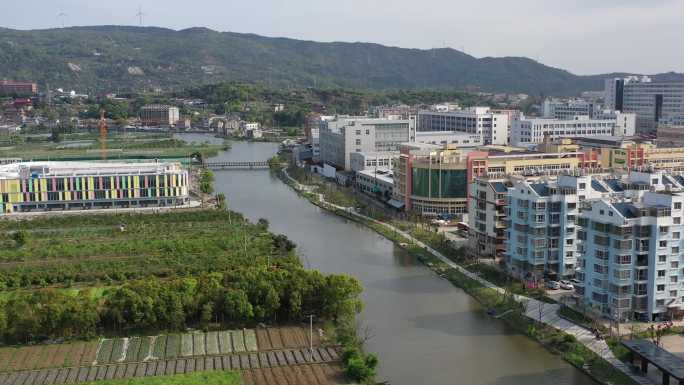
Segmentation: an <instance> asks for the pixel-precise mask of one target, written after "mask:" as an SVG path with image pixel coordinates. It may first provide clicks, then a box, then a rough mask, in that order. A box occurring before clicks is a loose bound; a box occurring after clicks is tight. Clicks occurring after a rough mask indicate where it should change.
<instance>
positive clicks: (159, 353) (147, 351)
mask: <svg viewBox="0 0 684 385" xmlns="http://www.w3.org/2000/svg"><path fill="white" fill-rule="evenodd" d="M313 345H314V346H321V345H323V342H322V341H321V338H320V337H319V336H318V333H314V339H313ZM308 346H309V333H308V331H306V330H305V329H303V328H300V327H279V328H259V329H256V330H254V329H243V330H224V331H214V332H208V333H204V332H196V333H184V334H169V335H159V336H149V337H131V338H115V339H102V340H100V341H92V342H78V343H73V344H60V345H42V346H29V347H22V348H0V373H2V372H15V371H26V370H37V369H48V368H68V367H87V366H100V365H107V364H121V363H139V362H152V361H165V360H174V359H178V358H188V357H203V356H221V355H224V356H225V355H230V354H241V353H250V352H257V351H259V352H267V351H271V350H282V349H298V348H307V347H308Z"/></svg>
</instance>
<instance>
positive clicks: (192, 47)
mask: <svg viewBox="0 0 684 385" xmlns="http://www.w3.org/2000/svg"><path fill="white" fill-rule="evenodd" d="M606 76H608V75H596V76H577V75H574V74H572V73H570V72H568V71H565V70H562V69H557V68H552V67H548V66H545V65H543V64H540V63H538V62H535V61H533V60H531V59H528V58H522V57H504V58H490V57H487V58H475V57H473V56H470V55H466V54H464V53H462V52H459V51H457V50H453V49H448V48H444V49H432V50H418V49H404V48H395V47H386V46H381V45H378V44H369V43H337V42H336V43H317V42H311V41H300V40H293V39H284V38H271V37H262V36H257V35H252V34H238V33H231V32H216V31H212V30H209V29H205V28H191V29H187V30H181V31H174V30H170V29H163V28H154V27H117V26H96V27H73V28H63V29H51V30H34V31H18V30H10V29H0V78H7V79H17V80H34V81H38V82H39V83H40V84H41V86H45V84H50V85H51V86H52V87H63V88H69V89H71V88H73V89H78V90H92V91H96V90H97V91H117V90H130V89H139V88H156V87H162V88H165V89H169V88H175V89H178V88H182V87H186V86H187V85H188V84H192V85H201V84H212V83H218V82H225V81H247V82H259V83H264V84H266V85H271V86H278V87H285V86H298V87H301V86H317V87H321V86H335V87H339V86H341V87H351V88H362V89H424V88H457V89H471V90H482V91H494V92H513V93H519V92H520V93H528V94H531V95H540V94H544V95H574V94H578V93H579V92H581V91H585V90H600V89H602V87H603V79H604V77H606ZM663 76H668V77H671V78H676V79H684V75H681V74H665V75H663Z"/></svg>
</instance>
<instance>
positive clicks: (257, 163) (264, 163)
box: [203, 160, 268, 170]
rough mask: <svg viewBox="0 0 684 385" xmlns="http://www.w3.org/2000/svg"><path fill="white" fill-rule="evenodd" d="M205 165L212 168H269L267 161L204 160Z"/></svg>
mask: <svg viewBox="0 0 684 385" xmlns="http://www.w3.org/2000/svg"><path fill="white" fill-rule="evenodd" d="M203 165H204V167H206V168H208V169H210V170H258V169H267V168H268V162H267V161H265V160H264V161H255V162H204V163H203Z"/></svg>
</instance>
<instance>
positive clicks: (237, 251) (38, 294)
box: [0, 210, 362, 343]
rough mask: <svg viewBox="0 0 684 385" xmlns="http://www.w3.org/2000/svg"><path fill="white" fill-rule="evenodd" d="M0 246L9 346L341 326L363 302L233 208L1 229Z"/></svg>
mask: <svg viewBox="0 0 684 385" xmlns="http://www.w3.org/2000/svg"><path fill="white" fill-rule="evenodd" d="M20 231H21V232H25V234H26V239H25V242H24V244H23V245H17V244H16V241H15V240H14V239H13V238H12V237H13V234H16V233H17V232H20ZM0 244H2V245H3V246H5V247H3V248H2V249H0V289H1V290H2V291H1V292H0V339H1V340H2V341H4V342H5V343H26V342H30V341H40V340H45V339H64V338H66V339H70V338H91V337H93V336H95V335H98V334H108V335H109V334H114V335H118V334H126V335H128V334H136V333H141V332H152V331H159V330H167V331H174V330H183V329H185V328H186V327H191V326H192V327H201V328H209V327H212V326H213V325H227V326H231V327H242V326H246V325H254V324H256V323H258V322H274V323H283V322H300V321H302V320H303V318H304V316H305V315H309V314H313V315H315V316H316V319H318V320H321V321H325V320H332V321H338V320H342V319H346V318H349V319H353V318H354V316H355V315H356V314H357V313H358V312H359V311H360V310H361V306H362V304H361V301H360V299H359V298H360V297H359V296H360V294H361V291H362V288H361V285H360V283H359V282H358V281H357V280H355V279H353V278H351V277H349V276H346V275H324V274H322V273H319V272H317V271H314V270H306V269H304V268H303V266H302V264H301V262H300V260H299V258H298V257H297V255H296V254H295V252H294V248H295V245H294V244H293V243H292V242H291V241H289V240H288V239H287V237H285V236H283V235H276V234H272V233H270V232H269V231H268V223H267V222H266V221H259V223H256V224H253V223H250V222H249V221H247V220H246V219H245V218H244V217H243V216H242V215H240V214H238V213H235V212H231V211H219V210H181V211H174V212H169V213H157V214H118V215H117V214H113V215H90V216H86V215H83V216H59V217H43V218H38V219H34V220H26V221H0Z"/></svg>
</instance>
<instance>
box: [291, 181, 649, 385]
mask: <svg viewBox="0 0 684 385" xmlns="http://www.w3.org/2000/svg"><path fill="white" fill-rule="evenodd" d="M283 174H284V175H285V177H286V178H288V180H290V181H291V182H292V183H293V184H294V188H295V189H296V190H298V191H304V192H309V193H313V192H314V190H315V186H308V185H303V184H301V183H299V182H298V181H297V180H295V179H294V178H292V177H291V176H290V175H289V174H288V173H287V171H286V170H283ZM316 195H317V196H318V200H319V202H321V203H323V204H324V205H327V206H329V207H331V208H334V209H338V210H342V211H345V212H347V213H348V214H350V215H352V216H355V217H357V218H359V219H363V220H367V221H372V222H375V223H377V224H379V225H382V226H385V227H386V228H388V229H390V230H392V231H394V232H396V233H397V234H401V235H402V236H403V237H404V238H406V239H408V240H410V241H411V242H413V243H415V244H416V245H418V246H420V247H422V248H423V249H425V250H427V251H428V252H430V253H431V254H432V255H434V256H435V257H437V258H438V259H439V260H440V261H442V262H444V263H445V264H447V265H448V266H449V267H451V268H453V269H456V270H458V271H459V272H461V273H462V274H464V275H466V276H467V277H469V278H471V279H473V280H475V281H477V282H479V283H480V284H482V285H483V286H485V287H488V288H490V289H493V290H496V291H497V292H498V293H501V294H504V292H505V290H504V289H503V288H501V287H499V286H496V285H494V284H493V283H491V282H489V281H487V280H486V279H484V278H482V277H480V276H479V275H477V274H475V273H473V272H471V271H469V270H467V269H465V268H464V267H462V266H460V265H458V264H456V263H455V262H453V261H452V260H450V259H449V258H447V257H446V256H444V255H443V254H442V253H440V252H439V251H437V250H435V249H433V248H431V247H430V246H428V245H426V244H425V243H423V242H421V241H420V240H418V239H416V238H414V237H413V236H412V235H411V234H408V233H406V232H404V231H402V230H401V229H398V228H396V227H394V226H392V225H390V224H388V223H385V222H381V221H378V220H376V219H374V218H371V217H368V216H365V215H363V214H360V213H357V212H356V211H355V210H354V208H352V207H343V206H339V205H336V204H333V203H330V202H327V201H326V200H325V199H324V197H323V195H322V194H318V193H316ZM514 298H515V300H516V301H518V302H519V303H521V304H523V305H524V307H525V315H526V316H527V317H528V318H530V319H533V320H536V321H540V322H542V323H543V324H546V325H549V326H551V327H554V328H556V329H558V330H561V331H563V332H564V333H567V334H570V335H572V336H574V337H575V338H576V339H577V340H578V341H579V342H580V343H582V345H584V346H585V347H587V348H588V349H589V350H591V351H592V352H594V353H596V354H597V355H598V356H600V357H601V358H603V359H604V360H605V361H606V362H608V363H609V364H611V365H613V366H614V367H615V368H617V369H618V370H620V371H621V372H623V373H625V374H626V375H628V376H629V377H630V378H632V379H633V380H634V381H635V382H636V383H637V384H640V385H656V384H655V383H654V382H653V381H651V379H649V378H647V377H644V376H640V375H638V374H637V373H635V372H633V371H632V370H631V368H630V367H629V366H628V365H627V364H625V363H624V362H622V361H620V360H618V359H617V358H616V357H615V355H614V354H613V352H612V351H611V350H610V348H609V347H608V344H607V343H606V341H605V340H597V339H596V338H595V336H594V334H593V333H592V332H591V331H590V330H588V329H586V328H584V327H582V326H580V325H577V324H575V323H572V322H570V321H568V320H566V319H564V318H561V317H560V316H559V315H558V311H559V310H560V305H558V304H549V303H543V302H541V301H538V300H536V299H534V298H528V297H525V296H521V295H515V296H514ZM540 308H541V317H540V311H539V310H540Z"/></svg>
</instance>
